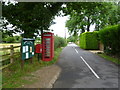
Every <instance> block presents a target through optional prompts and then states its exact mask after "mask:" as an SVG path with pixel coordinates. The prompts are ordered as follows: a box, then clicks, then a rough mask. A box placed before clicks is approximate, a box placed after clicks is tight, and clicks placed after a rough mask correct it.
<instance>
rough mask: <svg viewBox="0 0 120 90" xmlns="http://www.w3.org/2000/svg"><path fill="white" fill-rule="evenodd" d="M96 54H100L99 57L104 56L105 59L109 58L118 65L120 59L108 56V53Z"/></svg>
mask: <svg viewBox="0 0 120 90" xmlns="http://www.w3.org/2000/svg"><path fill="white" fill-rule="evenodd" d="M98 55H99V56H101V57H103V58H105V59H107V60H109V61H112V62H113V63H115V64H117V65H120V60H119V59H117V58H113V57H111V56H108V55H106V54H104V53H102V54H98Z"/></svg>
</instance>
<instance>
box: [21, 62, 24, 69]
mask: <svg viewBox="0 0 120 90" xmlns="http://www.w3.org/2000/svg"><path fill="white" fill-rule="evenodd" d="M23 68H24V60H21V69H22V70H23Z"/></svg>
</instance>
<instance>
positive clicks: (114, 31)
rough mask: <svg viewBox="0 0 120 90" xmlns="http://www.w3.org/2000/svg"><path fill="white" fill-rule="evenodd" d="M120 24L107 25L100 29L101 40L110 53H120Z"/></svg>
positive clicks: (106, 50)
mask: <svg viewBox="0 0 120 90" xmlns="http://www.w3.org/2000/svg"><path fill="white" fill-rule="evenodd" d="M119 33H120V25H114V26H107V27H106V28H104V29H102V30H100V31H99V36H100V40H101V42H102V43H103V44H104V46H105V52H106V53H108V54H120V36H119Z"/></svg>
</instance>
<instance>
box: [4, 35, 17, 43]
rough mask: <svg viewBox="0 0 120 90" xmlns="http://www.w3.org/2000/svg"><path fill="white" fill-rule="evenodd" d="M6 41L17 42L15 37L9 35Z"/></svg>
mask: <svg viewBox="0 0 120 90" xmlns="http://www.w3.org/2000/svg"><path fill="white" fill-rule="evenodd" d="M4 41H5V42H7V43H13V42H15V38H14V37H9V36H8V37H6V38H5V39H4Z"/></svg>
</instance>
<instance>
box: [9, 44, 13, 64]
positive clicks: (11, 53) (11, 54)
mask: <svg viewBox="0 0 120 90" xmlns="http://www.w3.org/2000/svg"><path fill="white" fill-rule="evenodd" d="M13 56H14V48H13V45H10V63H13V61H14V58H13Z"/></svg>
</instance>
